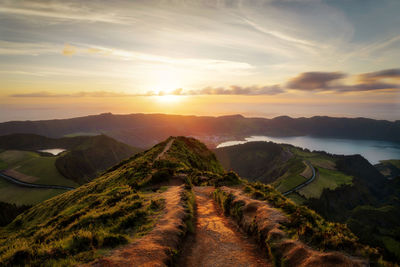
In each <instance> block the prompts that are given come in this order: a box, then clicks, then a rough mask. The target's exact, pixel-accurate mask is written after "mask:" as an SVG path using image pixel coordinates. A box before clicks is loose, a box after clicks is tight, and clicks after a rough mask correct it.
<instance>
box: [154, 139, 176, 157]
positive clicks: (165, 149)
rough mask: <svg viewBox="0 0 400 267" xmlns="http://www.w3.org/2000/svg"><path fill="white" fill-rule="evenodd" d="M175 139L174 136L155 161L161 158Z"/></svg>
mask: <svg viewBox="0 0 400 267" xmlns="http://www.w3.org/2000/svg"><path fill="white" fill-rule="evenodd" d="M174 141H175V139H174V138H172V139H171V140H169V142H168V144H167V145H166V146H165V147H164V149H163V151H161V153H160V154H158V155H157V157H156V158H155V159H154V161H157V160H159V159H160V158H161V157H162V156H164V154H165V153H166V152H167V151H168V150H169V149H170V148H171V145H172V143H173V142H174Z"/></svg>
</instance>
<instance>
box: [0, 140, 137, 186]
mask: <svg viewBox="0 0 400 267" xmlns="http://www.w3.org/2000/svg"><path fill="white" fill-rule="evenodd" d="M54 148H60V149H64V150H65V151H64V152H62V153H61V154H59V155H57V156H52V155H51V154H49V153H41V152H38V151H39V150H46V149H54ZM0 149H3V150H4V151H3V152H1V153H0V169H3V170H4V169H15V171H18V172H20V173H22V174H25V175H28V176H33V177H36V178H38V179H36V181H35V182H37V183H43V184H60V185H68V186H76V185H77V184H83V183H86V182H88V181H89V180H91V179H92V178H94V177H96V176H97V175H98V174H99V173H101V172H102V171H104V170H106V169H108V168H110V167H111V166H113V165H115V164H117V163H118V162H120V161H121V160H123V159H126V158H128V157H130V156H132V155H133V154H135V153H137V152H139V151H141V149H137V148H134V147H131V146H128V145H126V144H123V143H120V142H118V141H116V140H114V139H112V138H110V137H108V136H105V135H97V136H77V137H66V138H59V139H53V138H48V137H44V136H39V135H34V134H12V135H6V136H0ZM11 176H12V175H11ZM65 178H68V179H70V180H72V181H69V180H66V179H65ZM34 180H35V179H34Z"/></svg>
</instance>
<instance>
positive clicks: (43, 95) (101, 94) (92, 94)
mask: <svg viewBox="0 0 400 267" xmlns="http://www.w3.org/2000/svg"><path fill="white" fill-rule="evenodd" d="M10 96H11V97H28V98H50V97H127V96H128V97H129V96H139V95H135V94H126V93H116V92H108V91H97V92H77V93H70V94H68V93H51V92H47V91H42V92H34V93H26V94H12V95H10Z"/></svg>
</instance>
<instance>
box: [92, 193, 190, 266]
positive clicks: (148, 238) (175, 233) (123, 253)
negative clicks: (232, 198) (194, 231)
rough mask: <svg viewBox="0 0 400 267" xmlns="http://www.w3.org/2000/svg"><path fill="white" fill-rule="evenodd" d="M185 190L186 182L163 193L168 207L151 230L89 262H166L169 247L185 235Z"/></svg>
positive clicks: (101, 264)
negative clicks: (183, 198)
mask: <svg viewBox="0 0 400 267" xmlns="http://www.w3.org/2000/svg"><path fill="white" fill-rule="evenodd" d="M183 190H184V189H183V186H171V187H170V188H169V189H168V190H167V191H166V192H164V193H162V198H164V199H165V202H166V203H165V211H164V214H163V216H162V218H161V219H160V220H159V221H158V222H157V223H156V225H155V227H154V229H153V230H151V231H150V233H148V234H147V235H145V236H143V237H141V238H139V239H137V240H136V241H134V242H133V243H130V244H128V245H126V246H124V247H121V248H119V249H115V250H113V251H112V252H111V254H109V255H108V256H105V257H103V258H100V259H97V260H95V261H94V262H92V263H90V264H88V265H85V266H149V267H150V266H151V267H154V266H166V262H168V261H169V258H170V251H169V249H170V248H174V249H178V245H179V243H180V237H181V236H182V235H183V230H182V229H183V226H184V218H185V216H186V214H185V211H184V207H183V205H182V198H181V193H182V191H183Z"/></svg>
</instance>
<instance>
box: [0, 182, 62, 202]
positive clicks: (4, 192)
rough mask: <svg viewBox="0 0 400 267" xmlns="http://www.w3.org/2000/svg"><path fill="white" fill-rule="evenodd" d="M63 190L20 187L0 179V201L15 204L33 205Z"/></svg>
mask: <svg viewBox="0 0 400 267" xmlns="http://www.w3.org/2000/svg"><path fill="white" fill-rule="evenodd" d="M64 192H66V191H65V190H61V189H38V188H28V187H22V186H17V185H14V184H11V183H9V182H7V181H4V180H0V201H3V202H7V203H14V204H17V205H35V204H37V203H40V202H42V201H44V200H46V199H49V198H52V197H54V196H56V195H59V194H62V193H64Z"/></svg>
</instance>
